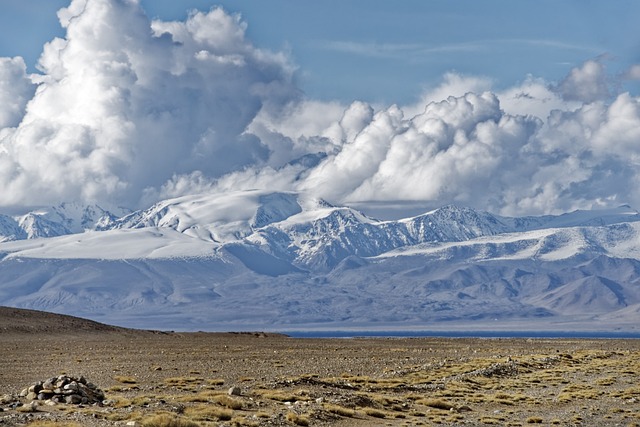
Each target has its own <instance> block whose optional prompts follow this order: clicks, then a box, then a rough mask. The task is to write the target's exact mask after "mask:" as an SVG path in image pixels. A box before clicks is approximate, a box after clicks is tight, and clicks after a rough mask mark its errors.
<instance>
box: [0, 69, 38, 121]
mask: <svg viewBox="0 0 640 427" xmlns="http://www.w3.org/2000/svg"><path fill="white" fill-rule="evenodd" d="M35 90H36V87H35V85H34V84H33V83H32V82H31V79H30V78H29V76H27V66H26V65H25V63H24V60H23V59H22V58H20V57H17V58H0V129H2V128H6V127H13V126H17V125H18V123H20V120H21V118H22V116H23V115H24V109H25V107H26V105H27V101H28V100H29V99H31V97H32V96H33V94H34V92H35Z"/></svg>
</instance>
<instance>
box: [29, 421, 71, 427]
mask: <svg viewBox="0 0 640 427" xmlns="http://www.w3.org/2000/svg"><path fill="white" fill-rule="evenodd" d="M29 427H82V426H81V425H80V424H77V423H66V422H62V421H34V422H32V423H30V424H29Z"/></svg>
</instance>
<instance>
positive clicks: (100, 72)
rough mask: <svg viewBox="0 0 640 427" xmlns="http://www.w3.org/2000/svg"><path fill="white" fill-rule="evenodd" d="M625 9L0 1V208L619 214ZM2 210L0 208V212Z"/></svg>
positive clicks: (284, 1) (638, 56) (526, 4)
mask: <svg viewBox="0 0 640 427" xmlns="http://www.w3.org/2000/svg"><path fill="white" fill-rule="evenodd" d="M638 12H640V3H638V2H636V1H616V2H600V1H557V0H536V1H531V0H524V1H518V2H513V1H506V0H504V1H499V0H491V1H487V2H477V1H471V0H463V1H457V2H451V1H444V0H443V1H429V2H424V1H418V0H403V1H401V2H387V1H379V0H351V1H337V0H336V1H333V0H332V1H325V2H316V1H314V2H312V1H306V0H296V1H294V0H274V1H270V2H263V1H256V0H254V1H249V0H233V1H231V0H229V1H218V2H213V1H209V0H183V1H174V0H139V1H138V0H73V1H70V0H23V1H20V2H15V1H10V0H0V58H2V59H0V186H1V187H2V188H3V191H2V194H0V208H2V207H4V208H5V209H14V210H15V209H18V210H19V209H20V208H21V207H24V208H25V209H26V208H27V207H33V206H39V205H47V204H55V203H60V202H62V201H72V200H70V199H74V200H73V201H81V202H85V203H103V204H108V203H111V204H118V205H125V206H129V207H131V208H138V207H144V206H145V205H147V204H149V203H153V202H154V201H156V200H159V199H161V198H165V197H173V196H179V195H180V194H185V193H188V192H194V191H227V190H230V189H242V188H255V187H264V188H274V189H278V190H283V191H298V192H308V193H310V194H313V195H316V196H318V197H322V198H325V199H327V200H329V201H330V202H332V203H336V204H350V205H354V206H357V207H361V208H363V209H365V210H367V209H368V210H370V211H372V212H373V211H376V212H383V211H384V212H387V211H393V210H397V211H398V212H397V213H396V214H393V215H401V214H404V213H408V212H413V211H415V210H423V209H428V208H434V207H437V206H440V205H443V204H449V203H455V204H459V205H467V206H472V207H476V208H479V209H485V210H489V211H491V212H494V213H502V214H513V215H515V214H518V215H521V214H546V213H559V212H564V211H567V210H572V209H579V208H582V209H589V208H597V207H608V206H612V205H617V204H623V203H629V204H631V205H633V206H636V207H638V208H640V191H639V190H637V189H638V188H640V186H639V185H638V181H639V180H640V170H638V161H639V159H640V130H639V129H640V105H639V104H640V101H639V99H638V95H639V82H640V34H638V31H637V30H636V27H637V23H636V22H635V21H634V18H635V17H637V16H639V13H638ZM0 210H1V209H0Z"/></svg>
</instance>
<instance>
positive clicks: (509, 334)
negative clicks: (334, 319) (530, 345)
mask: <svg viewBox="0 0 640 427" xmlns="http://www.w3.org/2000/svg"><path fill="white" fill-rule="evenodd" d="M280 333H282V334H285V335H287V336H289V337H291V338H534V339H545V338H549V339H553V338H575V339H640V332H603V331H418V330H416V331H384V330H380V331H375V330H360V331H358V330H356V331H352V330H333V331H329V330H327V331H302V330H300V331H280Z"/></svg>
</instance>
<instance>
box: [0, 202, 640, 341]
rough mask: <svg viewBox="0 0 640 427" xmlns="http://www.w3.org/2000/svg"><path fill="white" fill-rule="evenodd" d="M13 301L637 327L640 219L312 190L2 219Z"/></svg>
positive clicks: (204, 322)
mask: <svg viewBox="0 0 640 427" xmlns="http://www.w3.org/2000/svg"><path fill="white" fill-rule="evenodd" d="M0 305H6V306H12V307H21V308H31V309H40V310H46V311H52V312H58V313H64V314H71V315H75V316H81V317H86V318H90V319H93V320H97V321H100V322H105V323H109V324H114V325H119V326H127V327H136V328H145V329H165V330H185V331H192V330H207V331H230V330H270V331H290V330H318V331H320V330H340V329H349V330H414V331H415V330H431V331H437V330H443V331H444V330H460V331H468V330H495V331H497V330H502V331H522V330H532V331H533V330H538V331H540V330H555V331H609V332H614V331H627V332H633V331H637V330H638V328H639V322H638V319H639V317H638V316H639V315H640V214H639V213H638V212H637V211H635V210H634V209H632V208H630V207H629V206H620V207H618V208H613V209H599V210H585V211H575V212H570V213H566V214H563V215H546V216H535V217H534V216H532V217H517V218H516V217H504V216H499V215H494V214H491V213H488V212H482V211H476V210H474V209H471V208H467V207H459V206H454V205H449V206H444V207H441V208H439V209H435V210H433V211H430V212H426V213H424V214H422V215H418V216H415V217H411V218H406V219H400V220H393V221H391V220H378V219H375V218H371V217H369V216H367V215H366V214H364V213H362V212H360V211H358V210H356V209H353V208H350V207H346V206H333V205H331V204H330V203H328V202H326V201H324V200H321V199H318V198H315V197H313V196H310V195H308V194H303V193H293V192H274V191H268V190H251V191H233V192H227V193H223V194H220V193H211V194H195V195H188V196H183V197H178V198H174V199H169V200H164V201H161V202H158V203H156V204H154V205H153V206H151V207H149V208H147V209H143V210H138V211H129V210H126V209H121V208H118V209H113V208H111V209H109V208H107V209H104V208H102V207H100V206H97V205H91V206H83V205H81V204H77V203H66V204H62V205H60V206H56V207H51V208H42V209H38V210H34V211H32V212H27V213H24V214H22V215H17V216H16V215H9V214H0Z"/></svg>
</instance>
